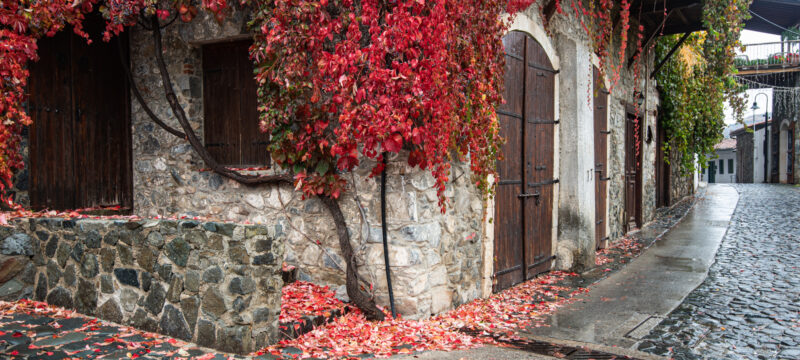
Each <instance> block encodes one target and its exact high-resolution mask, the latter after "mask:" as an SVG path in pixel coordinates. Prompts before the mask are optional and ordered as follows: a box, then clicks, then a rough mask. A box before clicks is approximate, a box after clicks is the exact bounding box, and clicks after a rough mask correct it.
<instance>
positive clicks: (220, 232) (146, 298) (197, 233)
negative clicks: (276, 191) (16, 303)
mask: <svg viewBox="0 0 800 360" xmlns="http://www.w3.org/2000/svg"><path fill="white" fill-rule="evenodd" d="M284 237H285V235H284V233H283V229H282V228H281V227H280V226H279V225H278V226H271V227H270V226H245V225H236V224H230V223H214V222H206V223H201V222H196V221H173V220H137V221H128V220H89V219H83V220H68V219H55V218H52V219H20V220H15V221H14V222H13V223H12V226H10V227H2V228H0V239H3V240H2V242H0V253H2V256H3V258H2V259H0V261H2V262H1V263H0V282H3V284H2V285H0V297H2V298H3V299H5V300H15V299H19V298H22V297H30V298H34V299H35V300H40V301H47V302H48V303H50V304H52V305H57V306H63V307H65V308H70V309H75V310H77V311H78V312H80V313H83V314H87V315H94V316H97V317H99V318H101V319H105V320H109V321H113V322H116V323H121V324H129V325H132V326H134V327H136V328H139V329H143V330H146V331H151V332H157V333H161V334H165V335H169V336H172V337H175V338H178V339H183V340H187V341H193V342H196V343H198V344H200V345H202V346H207V347H211V348H215V349H219V350H222V351H227V352H235V353H248V352H251V351H254V350H256V349H258V348H260V347H262V346H264V345H266V344H269V343H272V342H275V341H277V340H278V315H279V312H280V296H281V287H282V286H283V280H282V278H281V272H280V264H281V259H282V258H283V243H284V240H283V238H284Z"/></svg>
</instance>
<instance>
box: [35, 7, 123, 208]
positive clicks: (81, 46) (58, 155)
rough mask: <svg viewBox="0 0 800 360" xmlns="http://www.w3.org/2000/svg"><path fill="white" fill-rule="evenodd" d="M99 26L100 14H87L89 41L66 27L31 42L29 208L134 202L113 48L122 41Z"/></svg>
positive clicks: (119, 77) (119, 73)
mask: <svg viewBox="0 0 800 360" xmlns="http://www.w3.org/2000/svg"><path fill="white" fill-rule="evenodd" d="M103 28H104V22H103V21H102V19H100V18H99V17H97V18H93V19H92V20H87V21H86V23H85V26H84V29H85V30H86V31H87V32H88V33H90V34H91V35H92V44H91V45H87V44H86V40H85V39H83V38H80V37H78V36H77V35H74V34H73V33H72V30H71V29H69V28H68V29H65V30H63V31H61V32H60V33H59V34H57V35H56V36H55V37H53V38H45V39H42V40H40V41H39V43H38V45H39V57H40V59H39V61H38V62H35V63H32V64H31V67H30V68H31V76H30V80H29V85H28V91H29V93H30V98H29V103H28V109H29V113H30V114H31V118H32V119H33V125H31V127H30V133H29V134H30V135H29V136H30V162H29V166H30V175H31V184H30V199H31V207H32V208H33V209H37V210H40V209H54V210H66V209H81V208H89V207H98V206H102V207H112V206H120V209H121V211H127V212H130V210H131V208H132V206H133V196H132V194H133V182H132V177H131V129H130V103H129V100H128V99H129V95H128V82H127V81H126V77H125V73H124V70H123V68H122V62H121V59H120V51H119V48H118V42H122V44H121V45H122V48H123V49H127V47H128V42H127V36H126V35H125V34H122V35H121V36H119V37H114V38H112V40H111V42H110V43H107V42H104V41H103V40H102V38H101V36H102V31H103ZM124 51H125V52H127V50H124ZM123 56H125V57H126V58H127V54H125V55H123ZM126 61H127V60H126Z"/></svg>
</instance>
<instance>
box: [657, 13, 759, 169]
mask: <svg viewBox="0 0 800 360" xmlns="http://www.w3.org/2000/svg"><path fill="white" fill-rule="evenodd" d="M749 6H750V0H709V1H706V2H705V5H704V8H703V25H704V26H705V28H706V31H705V32H702V33H695V34H692V35H690V37H689V39H687V41H686V42H684V44H683V45H682V47H683V48H682V49H681V52H679V53H676V54H675V55H674V56H673V57H672V59H670V60H669V61H668V62H667V63H666V64H665V65H664V67H662V68H661V70H660V71H659V73H658V74H657V75H656V81H657V84H658V89H659V93H660V95H661V114H660V115H661V117H660V118H659V121H660V122H661V124H662V126H663V127H664V129H665V130H666V132H667V136H668V138H669V139H670V141H668V142H666V143H665V145H664V150H665V153H667V154H670V153H671V154H673V156H667V159H666V160H667V161H670V160H673V161H678V162H679V163H678V164H677V165H679V166H680V169H681V170H682V172H683V173H684V174H690V173H692V172H694V171H696V170H697V168H696V165H700V166H705V164H706V163H707V162H708V160H709V159H708V158H709V156H714V155H713V154H714V145H715V144H717V143H718V142H719V141H720V140H722V131H723V129H724V128H725V114H724V104H725V102H727V103H728V104H729V105H730V107H731V108H732V109H733V113H734V116H735V117H736V118H737V120H738V121H740V122H741V121H742V115H743V113H744V109H745V99H744V98H742V97H739V96H738V94H739V93H740V92H741V91H743V89H742V87H741V86H740V85H739V84H738V83H737V82H736V81H735V80H734V77H733V75H735V74H736V67H735V64H734V58H735V55H736V49H738V48H739V47H740V46H741V44H740V42H739V33H740V32H741V30H742V27H743V26H744V20H746V19H748V18H749V13H748V8H749ZM678 38H679V36H678V35H672V36H664V37H662V38H660V39H659V40H658V42H657V43H656V49H655V50H656V58H658V59H663V58H664V57H665V56H666V54H667V53H668V52H669V51H670V49H672V48H673V47H674V46H675V44H677V42H678ZM695 156H697V162H695Z"/></svg>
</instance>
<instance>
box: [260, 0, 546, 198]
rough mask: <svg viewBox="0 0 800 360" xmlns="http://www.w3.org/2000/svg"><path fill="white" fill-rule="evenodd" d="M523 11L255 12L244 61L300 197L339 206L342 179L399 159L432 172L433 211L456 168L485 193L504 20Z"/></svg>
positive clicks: (496, 5)
mask: <svg viewBox="0 0 800 360" xmlns="http://www.w3.org/2000/svg"><path fill="white" fill-rule="evenodd" d="M532 2H533V1H530V0H529V1H519V0H518V1H512V2H511V3H509V2H508V1H505V0H434V1H431V0H427V1H426V0H397V1H379V0H364V1H353V0H284V1H274V2H273V1H264V2H257V7H258V8H257V15H256V19H255V21H254V23H256V24H260V34H258V35H257V36H256V39H257V42H256V45H255V46H253V48H252V56H253V58H254V60H255V61H256V63H257V65H258V67H257V72H258V74H257V80H258V82H259V84H260V91H259V96H260V102H259V103H260V107H261V108H260V110H261V113H262V123H261V125H262V128H263V130H264V131H266V132H268V133H270V134H271V138H272V145H271V146H272V148H271V150H272V154H273V159H274V160H275V161H276V162H277V163H278V164H280V165H282V166H284V167H286V168H290V169H293V171H294V172H295V173H296V174H297V175H296V185H297V187H298V189H301V190H302V191H303V192H304V193H305V194H306V195H308V196H310V195H321V194H324V195H329V196H333V197H338V196H339V194H340V193H341V191H342V190H343V189H344V180H343V179H342V177H341V173H342V172H347V171H351V170H353V169H354V168H356V167H358V166H360V165H363V166H366V167H369V168H370V169H371V170H372V174H373V175H374V174H377V173H379V172H380V171H381V170H382V169H383V164H382V161H381V160H383V157H384V156H385V154H387V153H399V152H401V150H404V149H406V150H408V151H409V155H408V165H410V166H417V167H419V168H421V169H428V170H430V171H431V172H432V174H433V176H434V177H435V180H436V188H437V190H438V194H439V198H440V205H441V206H442V210H443V211H444V209H445V203H444V197H443V192H444V190H445V185H446V183H447V181H448V176H449V170H450V162H451V161H453V160H455V159H462V160H464V159H468V160H469V162H470V167H471V170H472V172H473V175H474V177H473V179H474V181H475V183H476V185H478V186H479V187H480V188H481V189H483V190H485V191H488V190H489V186H488V183H487V179H488V175H490V174H493V173H494V172H495V160H496V159H497V156H498V149H499V146H500V144H501V141H502V140H501V138H500V136H499V133H498V131H499V128H498V121H497V115H496V113H495V108H496V107H497V106H498V105H499V104H500V102H501V101H502V94H501V91H502V88H503V67H504V58H503V44H502V36H503V35H504V33H505V32H506V30H507V27H508V25H509V19H510V18H509V17H508V16H504V15H503V14H506V12H507V11H517V10H520V9H523V8H525V7H527V6H528V5H530V4H531V3H532ZM507 5H509V6H508V7H507ZM361 155H363V156H364V157H366V158H369V159H374V160H377V161H374V162H366V161H365V159H364V157H362V156H361Z"/></svg>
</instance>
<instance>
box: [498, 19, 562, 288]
mask: <svg viewBox="0 0 800 360" xmlns="http://www.w3.org/2000/svg"><path fill="white" fill-rule="evenodd" d="M503 43H504V45H505V52H506V56H505V59H506V68H505V92H504V95H503V97H504V99H505V101H506V103H505V104H503V105H501V106H500V108H499V109H498V110H497V114H498V116H499V119H500V129H501V130H500V131H501V135H502V136H503V138H505V139H506V144H505V145H503V159H502V160H499V161H498V163H497V170H498V174H499V177H500V178H499V182H498V186H497V194H496V197H495V218H494V223H495V239H494V254H495V258H494V291H499V290H502V289H505V288H508V287H510V286H512V285H515V284H518V283H520V282H522V281H524V280H526V279H530V278H532V277H534V276H536V275H537V274H539V273H542V272H545V271H548V270H549V269H550V263H551V261H552V249H551V247H552V246H551V245H552V244H551V242H552V231H553V230H552V226H553V185H554V184H555V183H557V182H558V180H557V179H555V177H554V169H553V166H554V164H555V161H554V157H553V153H554V137H555V125H556V124H557V123H558V121H556V119H555V103H554V100H555V74H556V71H555V70H554V69H553V66H552V64H551V63H550V60H549V59H548V58H547V55H546V54H545V52H544V49H543V48H542V46H541V45H540V44H539V43H537V42H536V40H534V39H533V38H532V37H530V36H529V35H527V34H524V33H522V32H517V31H514V32H511V33H509V34H508V35H506V37H505V38H503Z"/></svg>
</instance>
